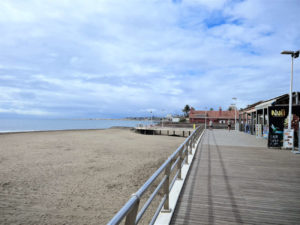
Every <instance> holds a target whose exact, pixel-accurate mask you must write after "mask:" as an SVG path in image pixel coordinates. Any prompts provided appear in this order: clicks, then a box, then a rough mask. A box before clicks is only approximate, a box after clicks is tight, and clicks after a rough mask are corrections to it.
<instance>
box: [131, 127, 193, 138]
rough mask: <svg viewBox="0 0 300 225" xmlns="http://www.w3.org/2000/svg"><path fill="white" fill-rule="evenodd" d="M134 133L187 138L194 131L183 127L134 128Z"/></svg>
mask: <svg viewBox="0 0 300 225" xmlns="http://www.w3.org/2000/svg"><path fill="white" fill-rule="evenodd" d="M135 131H136V132H138V133H141V134H152V135H167V136H181V137H188V136H190V135H191V133H192V132H193V131H194V129H193V128H183V127H159V126H154V127H136V128H135Z"/></svg>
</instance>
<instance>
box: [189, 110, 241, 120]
mask: <svg viewBox="0 0 300 225" xmlns="http://www.w3.org/2000/svg"><path fill="white" fill-rule="evenodd" d="M205 113H206V117H207V118H215V119H234V118H235V116H234V113H235V110H231V111H222V110H219V111H200V110H191V111H190V116H189V117H190V118H205ZM236 115H237V117H238V115H239V111H238V110H237V111H236Z"/></svg>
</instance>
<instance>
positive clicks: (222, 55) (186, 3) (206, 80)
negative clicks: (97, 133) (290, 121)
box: [0, 0, 300, 117]
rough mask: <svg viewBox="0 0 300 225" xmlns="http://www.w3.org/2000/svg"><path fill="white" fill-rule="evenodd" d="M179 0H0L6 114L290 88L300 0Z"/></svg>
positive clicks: (247, 97)
mask: <svg viewBox="0 0 300 225" xmlns="http://www.w3.org/2000/svg"><path fill="white" fill-rule="evenodd" d="M176 2H177V3H176V4H175V3H173V2H172V1H150V0H149V1H139V0H130V1H120V0H119V1H109V0H105V1H97V0H88V1H84V2H83V1H77V0H76V1H71V0H64V1H58V0H55V1H43V2H41V1H37V0H32V1H26V2H20V1H2V2H1V3H0V32H1V34H2V37H1V39H0V49H1V52H0V60H1V65H0V107H1V109H2V112H4V111H5V110H6V112H11V113H13V112H14V113H20V110H21V111H23V112H26V113H28V114H34V115H37V113H35V111H39V110H40V111H41V112H49V113H53V114H55V115H66V114H68V116H72V115H69V114H71V113H74V117H76V115H75V113H81V114H80V115H90V114H93V113H98V112H99V111H100V112H105V113H106V114H105V115H109V114H111V115H113V116H117V115H116V114H115V112H119V113H120V114H122V115H127V116H128V115H132V114H134V113H136V114H139V113H140V114H142V113H143V112H144V111H143V109H153V111H155V110H156V112H157V113H158V112H160V111H161V109H162V108H164V109H166V113H167V111H169V112H174V111H176V110H177V111H178V109H179V111H180V109H181V108H182V107H183V106H184V105H185V104H191V105H193V106H194V107H196V108H200V107H201V108H203V107H205V106H207V107H213V108H217V107H218V106H223V108H226V107H228V105H229V104H230V103H231V98H232V97H233V96H236V97H238V101H239V104H240V105H239V107H243V106H245V105H247V104H251V103H253V102H254V101H258V100H261V99H267V98H272V97H275V96H276V95H280V94H283V93H285V92H287V91H288V84H289V73H290V58H288V57H286V56H282V55H280V52H281V51H282V50H284V49H288V50H289V49H291V50H297V49H299V48H300V47H299V46H300V41H299V40H300V24H299V23H297V17H298V15H297V12H298V11H299V9H300V7H299V4H297V1H275V2H274V3H273V4H267V3H266V2H264V1H256V0H251V1H225V0H224V1H223V0H220V1H217V0H216V1H202V0H182V1H181V2H180V1H176ZM278 15H282V16H278ZM298 61H299V60H297V59H296V60H295V68H294V69H295V81H294V88H295V89H296V90H298V91H299V89H300V87H299V84H300V77H299V76H298V75H297V74H299V72H300V68H299V62H298ZM9 102H11V103H9ZM13 102H14V103H13ZM16 102H17V103H18V104H16ZM30 109H35V110H34V111H31V110H30ZM69 109H72V110H69ZM70 112H71V113H70ZM0 115H1V114H0ZM40 115H42V113H40ZM93 115H94V114H93ZM100 116H101V115H99V117H100Z"/></svg>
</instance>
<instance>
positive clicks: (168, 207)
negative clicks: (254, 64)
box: [163, 163, 171, 212]
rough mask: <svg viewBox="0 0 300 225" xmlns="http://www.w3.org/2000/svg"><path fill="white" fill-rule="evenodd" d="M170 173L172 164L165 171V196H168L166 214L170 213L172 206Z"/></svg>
mask: <svg viewBox="0 0 300 225" xmlns="http://www.w3.org/2000/svg"><path fill="white" fill-rule="evenodd" d="M170 171H171V163H169V164H168V165H167V167H166V169H165V175H166V176H167V179H166V181H165V184H164V194H165V195H166V202H165V204H164V210H163V211H164V212H170V211H171V209H170V205H169V192H170V191H169V188H170Z"/></svg>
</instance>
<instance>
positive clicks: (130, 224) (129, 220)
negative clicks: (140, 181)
mask: <svg viewBox="0 0 300 225" xmlns="http://www.w3.org/2000/svg"><path fill="white" fill-rule="evenodd" d="M132 196H135V197H136V198H137V201H136V203H135V205H134V206H133V207H132V209H131V211H130V212H129V213H128V214H127V216H126V221H125V225H135V220H136V215H137V212H138V209H139V204H140V198H139V197H138V196H137V195H135V194H133V195H132Z"/></svg>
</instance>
